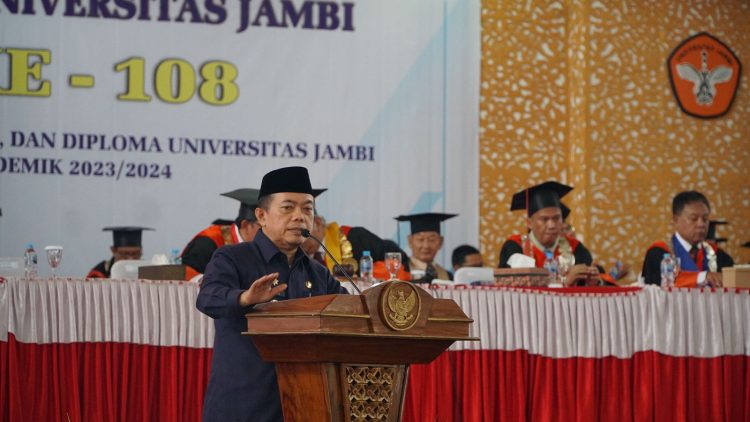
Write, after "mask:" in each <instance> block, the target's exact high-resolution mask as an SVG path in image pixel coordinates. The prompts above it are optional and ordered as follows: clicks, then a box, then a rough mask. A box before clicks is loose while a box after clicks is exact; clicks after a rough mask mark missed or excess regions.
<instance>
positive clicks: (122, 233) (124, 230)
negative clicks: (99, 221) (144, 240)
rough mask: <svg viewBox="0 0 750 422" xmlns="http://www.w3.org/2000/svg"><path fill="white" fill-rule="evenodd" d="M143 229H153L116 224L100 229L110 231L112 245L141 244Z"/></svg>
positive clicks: (117, 246) (138, 245)
mask: <svg viewBox="0 0 750 422" xmlns="http://www.w3.org/2000/svg"><path fill="white" fill-rule="evenodd" d="M144 230H153V229H152V228H149V227H138V226H116V227H105V228H103V229H102V231H105V232H112V246H114V247H116V248H119V247H121V246H137V247H140V246H141V234H142V233H143V231H144Z"/></svg>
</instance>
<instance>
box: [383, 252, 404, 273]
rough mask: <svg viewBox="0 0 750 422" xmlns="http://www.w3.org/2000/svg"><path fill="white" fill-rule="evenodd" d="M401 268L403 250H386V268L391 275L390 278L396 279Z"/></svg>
mask: <svg viewBox="0 0 750 422" xmlns="http://www.w3.org/2000/svg"><path fill="white" fill-rule="evenodd" d="M399 268H401V252H386V253H385V269H386V270H388V274H389V275H390V278H389V280H396V274H398V270H399Z"/></svg>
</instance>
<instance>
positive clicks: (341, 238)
mask: <svg viewBox="0 0 750 422" xmlns="http://www.w3.org/2000/svg"><path fill="white" fill-rule="evenodd" d="M311 232H312V235H313V236H315V237H317V238H318V239H320V240H321V242H322V243H323V244H324V245H325V247H326V248H327V249H328V250H329V251H330V252H331V254H332V255H333V257H334V258H335V259H336V260H337V261H338V262H339V263H340V264H341V265H342V267H343V268H344V270H345V271H349V272H351V273H352V274H357V272H358V270H359V259H360V258H362V252H364V251H370V256H371V257H372V259H373V277H375V278H376V279H381V280H387V279H388V271H387V270H386V269H385V263H384V259H385V253H386V252H401V254H402V255H401V256H402V257H404V258H405V257H406V254H405V253H404V252H403V251H402V250H401V249H400V248H399V247H398V245H396V243H395V242H393V241H391V240H384V239H381V238H380V237H379V236H377V235H376V234H374V233H372V232H371V231H369V230H367V229H366V228H364V227H358V226H355V227H351V226H344V225H341V226H340V225H339V224H338V223H337V222H335V221H332V222H330V223H326V220H325V218H324V217H323V216H322V215H316V216H315V221H314V228H313V230H311ZM302 249H303V250H304V251H305V253H306V254H307V255H308V256H309V257H310V258H312V259H315V260H316V261H319V262H321V263H322V264H323V265H325V266H326V267H328V269H329V271H331V273H332V274H333V275H334V276H336V277H340V276H341V274H340V272H339V271H338V270H336V269H335V268H334V264H333V261H332V260H331V259H329V257H328V256H327V255H326V254H324V253H323V251H322V248H320V245H319V244H318V243H317V242H315V241H314V240H313V239H307V240H306V241H305V243H303V244H302ZM397 276H398V279H399V280H409V277H410V275H409V272H408V269H404V268H403V267H402V268H401V269H399V272H398V275H397Z"/></svg>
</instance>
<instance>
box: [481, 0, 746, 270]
mask: <svg viewBox="0 0 750 422" xmlns="http://www.w3.org/2000/svg"><path fill="white" fill-rule="evenodd" d="M704 31H705V32H708V33H710V34H712V35H713V36H715V37H718V38H719V39H720V40H722V41H723V42H724V43H725V44H727V45H728V46H729V47H730V48H731V49H732V50H733V51H734V53H735V54H736V55H737V57H738V58H739V59H740V61H741V62H743V64H744V65H745V69H743V75H742V77H741V80H740V87H739V90H738V92H737V96H736V98H735V100H734V103H733V105H732V108H731V109H730V111H729V113H727V114H726V115H725V116H723V117H720V118H718V119H710V120H704V119H698V118H695V117H691V116H688V115H687V114H685V113H683V112H682V111H681V110H680V108H679V106H678V104H677V102H676V100H675V98H674V96H673V94H672V90H671V87H670V83H669V77H668V73H667V65H666V61H667V58H668V57H669V55H670V53H671V52H672V50H673V49H674V48H675V47H677V46H678V45H679V44H680V43H681V42H682V41H683V40H685V39H686V38H688V37H690V36H692V35H694V34H696V33H698V32H704ZM747 68H750V3H748V2H747V1H744V0H726V1H711V2H708V1H672V0H658V1H618V2H614V1H559V2H556V1H550V2H544V1H515V0H505V1H483V2H482V77H481V78H482V82H481V100H480V101H481V104H480V242H481V246H482V252H483V254H484V256H485V262H487V263H489V264H492V265H496V264H497V260H498V253H499V251H500V246H501V245H502V243H503V241H504V238H505V237H507V236H508V235H510V234H513V233H519V232H521V231H523V230H525V222H524V218H523V217H524V215H523V213H522V212H515V213H511V212H510V211H508V209H509V207H510V198H511V195H512V194H513V193H514V192H516V191H518V190H520V189H522V188H524V187H526V186H528V185H531V184H535V183H539V182H542V181H545V180H549V179H556V180H559V181H562V182H564V183H569V184H571V185H573V186H574V187H575V189H574V190H573V192H571V193H570V194H569V195H568V196H567V197H566V198H565V199H564V200H563V202H565V203H566V204H567V205H568V206H570V207H571V208H572V209H573V212H572V214H571V217H570V218H569V221H570V222H571V223H572V224H573V225H574V226H575V228H576V229H577V231H578V233H579V234H580V235H582V236H583V240H584V243H585V244H586V245H587V246H588V248H589V249H590V250H591V252H592V254H593V255H594V259H595V260H596V261H597V262H599V263H600V264H602V265H604V266H605V267H609V266H610V265H611V264H612V262H614V261H615V260H617V259H621V260H622V261H623V262H627V263H629V264H631V265H633V266H634V268H636V270H638V269H640V267H641V265H642V263H643V257H644V255H645V251H646V248H647V247H648V246H649V245H650V244H651V243H652V242H653V241H655V240H663V239H666V237H667V235H668V234H669V233H670V232H671V229H672V227H671V201H672V197H673V196H674V195H675V194H676V193H677V192H679V191H681V190H688V189H695V190H698V191H701V192H703V193H704V194H705V195H706V196H707V197H708V199H709V201H710V202H711V205H712V209H713V212H712V219H715V218H719V219H726V220H728V221H729V222H730V223H731V225H729V226H722V227H719V229H718V231H719V235H720V237H729V241H728V243H727V244H726V245H724V248H725V249H726V250H727V251H728V252H729V253H730V254H731V255H732V256H733V257H734V258H735V261H736V262H741V263H745V262H748V261H749V260H750V249H746V248H740V244H742V243H744V242H746V241H750V124H748V123H747V122H748V121H750V97H749V96H748V78H747V70H746V69H747Z"/></svg>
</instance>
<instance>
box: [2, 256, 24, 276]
mask: <svg viewBox="0 0 750 422" xmlns="http://www.w3.org/2000/svg"><path fill="white" fill-rule="evenodd" d="M25 269H26V267H25V266H24V262H23V258H20V257H0V277H23V275H24V270H25Z"/></svg>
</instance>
